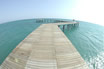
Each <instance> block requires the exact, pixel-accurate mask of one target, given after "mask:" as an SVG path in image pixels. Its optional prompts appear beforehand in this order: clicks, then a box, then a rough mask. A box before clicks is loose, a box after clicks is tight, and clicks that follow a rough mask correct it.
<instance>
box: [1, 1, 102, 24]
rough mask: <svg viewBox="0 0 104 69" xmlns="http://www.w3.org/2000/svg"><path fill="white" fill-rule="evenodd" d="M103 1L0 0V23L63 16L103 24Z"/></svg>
mask: <svg viewBox="0 0 104 69" xmlns="http://www.w3.org/2000/svg"><path fill="white" fill-rule="evenodd" d="M103 3H104V1H103V0H0V23H4V22H8V21H15V20H21V19H31V18H64V19H76V20H81V21H87V22H92V23H96V24H100V25H104V19H103V18H104V4H103Z"/></svg>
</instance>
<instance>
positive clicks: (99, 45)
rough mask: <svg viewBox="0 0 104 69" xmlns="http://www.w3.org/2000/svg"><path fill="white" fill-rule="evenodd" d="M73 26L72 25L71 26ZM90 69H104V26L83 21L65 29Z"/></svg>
mask: <svg viewBox="0 0 104 69" xmlns="http://www.w3.org/2000/svg"><path fill="white" fill-rule="evenodd" d="M70 27H72V26H70ZM64 33H65V35H66V36H67V37H68V39H69V40H71V42H72V44H73V45H74V46H75V47H76V49H77V50H78V51H79V53H80V54H81V56H82V57H83V58H84V60H85V61H86V63H87V64H88V65H89V67H90V69H104V27H103V26H100V25H96V24H92V23H87V22H81V21H80V25H79V26H76V27H72V28H70V30H67V29H66V30H65V31H64Z"/></svg>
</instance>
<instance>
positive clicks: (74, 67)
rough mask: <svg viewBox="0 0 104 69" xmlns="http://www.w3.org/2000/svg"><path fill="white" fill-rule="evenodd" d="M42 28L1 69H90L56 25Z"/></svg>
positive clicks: (46, 25) (23, 43) (22, 44)
mask: <svg viewBox="0 0 104 69" xmlns="http://www.w3.org/2000/svg"><path fill="white" fill-rule="evenodd" d="M62 24H72V23H71V22H69V23H52V24H42V25H41V26H40V27H39V28H37V29H36V30H35V31H33V32H32V33H31V34H30V35H28V36H27V37H26V38H25V39H24V40H23V41H22V42H21V43H20V44H19V45H18V46H17V47H16V48H15V49H14V50H13V51H12V52H11V53H10V54H9V56H8V57H7V58H6V60H5V61H4V62H3V63H2V65H1V69H89V68H88V66H87V64H86V63H85V61H84V60H83V58H82V57H81V56H80V54H79V53H78V51H77V50H76V48H75V47H74V46H73V45H72V43H71V42H70V40H68V38H67V37H66V36H65V35H64V33H63V32H62V31H61V30H60V28H59V27H58V25H62Z"/></svg>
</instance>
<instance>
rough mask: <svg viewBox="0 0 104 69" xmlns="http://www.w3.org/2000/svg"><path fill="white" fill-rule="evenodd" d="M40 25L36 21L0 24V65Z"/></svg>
mask: <svg viewBox="0 0 104 69" xmlns="http://www.w3.org/2000/svg"><path fill="white" fill-rule="evenodd" d="M38 26H40V24H37V23H35V20H32V19H30V20H20V21H13V22H8V23H5V24H0V64H1V63H2V62H3V61H4V59H5V58H6V57H7V56H8V54H9V53H10V52H11V51H12V50H13V49H14V48H15V47H16V46H17V45H18V44H19V43H20V42H21V41H22V40H23V39H24V38H25V37H26V36H27V35H28V34H29V33H31V32H32V31H33V30H35V29H36V28H37V27H38Z"/></svg>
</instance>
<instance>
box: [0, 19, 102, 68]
mask: <svg viewBox="0 0 104 69" xmlns="http://www.w3.org/2000/svg"><path fill="white" fill-rule="evenodd" d="M54 20H57V19H54ZM58 20H60V19H58ZM61 20H62V19H61ZM69 21H70V20H69ZM52 22H54V21H52ZM79 22H80V24H79V26H75V27H72V25H70V26H69V29H67V27H66V29H65V30H64V33H65V35H66V36H67V37H68V39H69V40H70V41H71V42H72V44H73V45H74V46H75V48H76V49H77V50H78V52H79V53H80V55H81V56H82V57H83V59H84V60H85V61H86V63H87V64H88V65H89V67H90V69H104V27H103V26H100V25H97V24H92V23H88V22H82V21H79ZM41 24H42V23H36V20H35V19H28V20H19V21H13V22H8V23H5V24H0V64H1V63H2V62H3V61H4V60H5V58H6V57H7V56H8V55H9V53H10V52H11V51H12V50H13V49H14V48H15V47H16V46H17V45H18V44H19V43H20V42H21V41H22V40H23V39H24V38H25V37H26V36H28V35H29V34H30V33H31V32H32V31H34V30H35V29H36V28H38V27H39V26H40V25H41Z"/></svg>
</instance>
